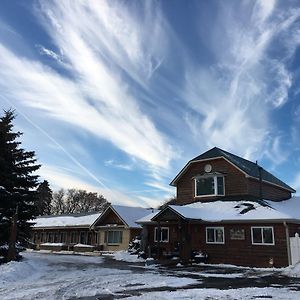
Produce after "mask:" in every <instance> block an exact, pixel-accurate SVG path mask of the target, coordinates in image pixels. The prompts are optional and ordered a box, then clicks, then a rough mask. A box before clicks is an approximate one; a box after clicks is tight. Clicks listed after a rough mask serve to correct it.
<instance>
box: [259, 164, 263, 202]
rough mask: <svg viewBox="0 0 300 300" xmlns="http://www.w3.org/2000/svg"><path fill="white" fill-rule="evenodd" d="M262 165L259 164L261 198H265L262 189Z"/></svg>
mask: <svg viewBox="0 0 300 300" xmlns="http://www.w3.org/2000/svg"><path fill="white" fill-rule="evenodd" d="M261 171H262V167H261V166H258V172H259V199H260V200H263V191H262V174H261Z"/></svg>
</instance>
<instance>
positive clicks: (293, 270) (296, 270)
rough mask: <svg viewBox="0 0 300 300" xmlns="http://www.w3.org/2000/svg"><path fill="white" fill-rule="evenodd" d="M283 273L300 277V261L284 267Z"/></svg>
mask: <svg viewBox="0 0 300 300" xmlns="http://www.w3.org/2000/svg"><path fill="white" fill-rule="evenodd" d="M282 274H283V275H286V276H289V277H299V278H300V262H299V263H297V264H296V265H294V266H289V267H287V268H285V269H284V271H283V272H282Z"/></svg>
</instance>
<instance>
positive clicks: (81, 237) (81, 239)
mask: <svg viewBox="0 0 300 300" xmlns="http://www.w3.org/2000/svg"><path fill="white" fill-rule="evenodd" d="M79 243H80V244H86V236H85V232H84V231H80V236H79Z"/></svg>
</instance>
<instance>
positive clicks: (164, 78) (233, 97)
mask: <svg viewBox="0 0 300 300" xmlns="http://www.w3.org/2000/svg"><path fill="white" fill-rule="evenodd" d="M299 44H300V4H299V2H298V1H277V2H276V1H272V0H269V1H234V0H232V1H79V0H76V1H8V0H7V1H1V3H0V91H1V92H0V103H1V108H2V109H8V108H10V107H14V108H15V109H16V111H17V114H18V117H17V119H16V122H15V124H16V128H17V129H18V130H20V131H22V132H24V133H25V134H24V136H23V137H22V142H23V146H24V147H25V148H26V149H28V150H34V151H36V155H37V158H38V160H39V162H40V163H41V164H42V168H41V170H40V175H41V179H47V180H48V181H49V182H50V183H51V185H52V187H53V189H54V190H55V189H58V188H60V187H64V188H73V187H74V188H84V189H87V190H91V191H98V192H100V193H101V194H103V195H104V196H106V197H107V199H108V200H109V201H111V202H113V203H123V204H128V205H141V206H157V205H158V204H160V203H162V202H163V201H164V200H165V199H167V198H168V197H170V196H172V195H174V194H175V189H174V188H173V187H170V186H169V183H170V182H171V180H172V179H173V177H175V175H176V174H177V173H178V171H179V170H180V169H181V168H182V167H183V166H184V165H185V163H186V162H187V161H188V160H189V159H191V158H193V157H195V156H197V155H198V154H200V153H202V152H204V151H206V150H208V149H209V148H212V147H214V146H218V147H220V148H223V149H225V150H227V151H230V152H233V153H235V154H238V155H241V156H243V157H245V158H248V159H250V160H253V161H255V160H258V162H259V163H260V164H261V165H262V166H263V167H265V168H266V169H268V170H269V171H271V172H273V173H274V174H275V175H276V176H278V177H279V178H280V179H282V180H284V181H285V182H287V183H288V184H290V185H291V186H292V187H294V188H295V189H299V190H300V130H299V125H300V101H299V100H300V86H299V79H300V72H299V71H300V69H299V66H300V48H299Z"/></svg>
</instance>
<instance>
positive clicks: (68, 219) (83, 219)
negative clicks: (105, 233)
mask: <svg viewBox="0 0 300 300" xmlns="http://www.w3.org/2000/svg"><path fill="white" fill-rule="evenodd" d="M100 215H101V212H99V213H95V212H94V213H86V214H74V215H59V216H42V217H38V218H36V219H35V220H32V221H33V222H35V223H36V224H35V225H34V226H33V227H34V228H44V227H68V226H77V227H80V226H84V227H88V226H90V225H91V224H93V223H94V221H95V220H96V219H97V218H98V217H99V216H100Z"/></svg>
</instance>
